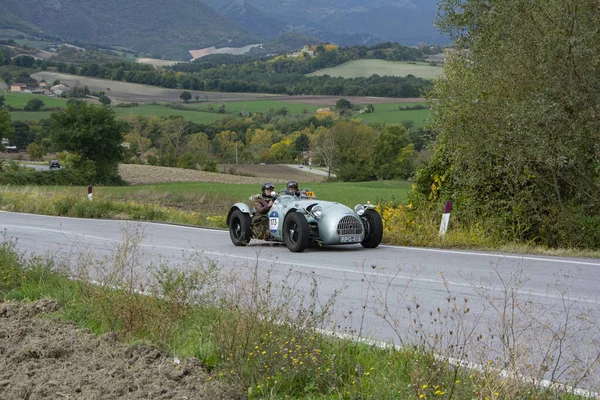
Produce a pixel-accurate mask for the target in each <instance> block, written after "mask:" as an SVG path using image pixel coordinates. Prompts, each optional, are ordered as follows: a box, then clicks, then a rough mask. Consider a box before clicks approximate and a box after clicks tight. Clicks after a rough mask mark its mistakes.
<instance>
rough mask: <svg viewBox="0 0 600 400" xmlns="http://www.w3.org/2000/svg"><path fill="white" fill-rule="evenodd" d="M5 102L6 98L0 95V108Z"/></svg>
mask: <svg viewBox="0 0 600 400" xmlns="http://www.w3.org/2000/svg"><path fill="white" fill-rule="evenodd" d="M5 100H6V98H5V97H4V96H2V95H0V108H4V101H5Z"/></svg>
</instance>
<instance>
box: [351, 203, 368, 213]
mask: <svg viewBox="0 0 600 400" xmlns="http://www.w3.org/2000/svg"><path fill="white" fill-rule="evenodd" d="M354 211H355V212H356V213H357V214H358V215H363V214H364V213H365V207H364V206H363V205H362V204H357V205H356V207H354Z"/></svg>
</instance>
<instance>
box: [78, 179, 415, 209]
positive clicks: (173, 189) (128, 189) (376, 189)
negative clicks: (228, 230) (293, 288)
mask: <svg viewBox="0 0 600 400" xmlns="http://www.w3.org/2000/svg"><path fill="white" fill-rule="evenodd" d="M299 186H300V187H301V188H304V189H311V190H313V191H314V192H315V195H316V196H317V198H318V199H322V200H329V201H336V202H338V203H342V204H346V205H347V206H350V207H354V206H355V205H356V204H359V203H361V204H364V203H366V202H367V201H370V202H371V203H378V202H381V201H391V200H395V201H398V202H402V201H404V199H405V198H406V196H407V194H408V192H409V191H410V183H409V182H405V181H372V182H330V183H328V182H318V183H317V182H310V183H302V182H299ZM282 189H285V185H283V184H276V185H275V190H277V191H279V190H282ZM82 190H83V189H82ZM150 192H151V193H154V194H159V193H169V194H171V195H172V196H173V197H174V198H180V199H186V198H189V196H190V194H193V195H194V196H201V195H204V194H205V195H218V196H220V197H222V198H223V199H227V200H231V201H240V202H245V201H247V200H248V198H249V197H250V196H251V195H253V194H256V193H259V192H260V187H259V186H258V185H254V184H238V185H232V184H224V183H200V182H198V183H162V184H155V185H138V186H125V187H99V188H98V189H97V191H95V193H97V194H98V196H102V195H110V196H114V197H116V198H126V197H128V195H130V194H132V195H135V194H139V193H150ZM86 193H87V192H86Z"/></svg>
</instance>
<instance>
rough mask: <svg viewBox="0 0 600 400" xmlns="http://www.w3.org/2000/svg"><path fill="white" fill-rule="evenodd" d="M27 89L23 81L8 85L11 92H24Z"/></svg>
mask: <svg viewBox="0 0 600 400" xmlns="http://www.w3.org/2000/svg"><path fill="white" fill-rule="evenodd" d="M25 89H27V85H26V84H24V83H13V84H11V85H10V91H11V92H24V91H25Z"/></svg>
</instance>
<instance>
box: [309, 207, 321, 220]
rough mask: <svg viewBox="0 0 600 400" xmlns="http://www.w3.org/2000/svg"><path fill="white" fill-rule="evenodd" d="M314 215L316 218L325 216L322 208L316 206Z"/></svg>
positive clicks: (313, 210)
mask: <svg viewBox="0 0 600 400" xmlns="http://www.w3.org/2000/svg"><path fill="white" fill-rule="evenodd" d="M312 213H313V215H314V216H315V218H321V215H323V209H322V208H321V207H320V206H315V207H313V209H312Z"/></svg>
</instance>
